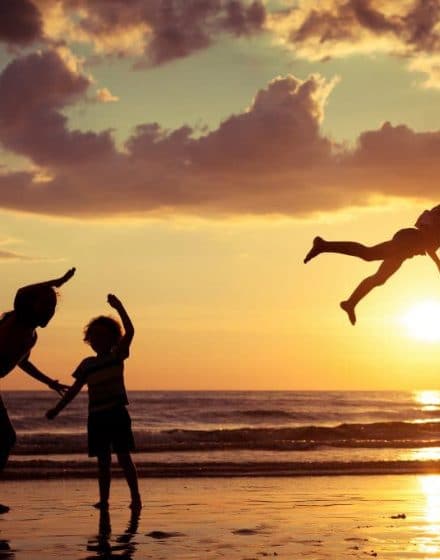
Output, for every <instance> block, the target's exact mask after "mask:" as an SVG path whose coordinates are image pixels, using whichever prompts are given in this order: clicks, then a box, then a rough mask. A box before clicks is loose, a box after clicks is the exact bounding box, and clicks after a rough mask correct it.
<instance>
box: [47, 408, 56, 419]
mask: <svg viewBox="0 0 440 560" xmlns="http://www.w3.org/2000/svg"><path fill="white" fill-rule="evenodd" d="M57 414H58V412H57V411H56V409H55V408H51V409H50V410H48V411H47V412H46V418H47V419H48V420H53V419H54V418H55V416H56V415H57Z"/></svg>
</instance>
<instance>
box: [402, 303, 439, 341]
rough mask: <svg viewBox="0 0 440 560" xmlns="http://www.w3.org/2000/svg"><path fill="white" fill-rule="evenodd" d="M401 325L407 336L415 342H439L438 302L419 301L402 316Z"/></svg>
mask: <svg viewBox="0 0 440 560" xmlns="http://www.w3.org/2000/svg"><path fill="white" fill-rule="evenodd" d="M402 324H403V325H404V326H405V328H406V331H407V333H408V335H409V336H410V337H411V338H414V339H417V340H423V341H426V342H437V341H439V340H440V301H438V300H425V301H420V302H418V303H416V304H414V305H413V306H412V307H410V308H409V309H408V310H407V311H406V312H405V313H404V315H403V316H402Z"/></svg>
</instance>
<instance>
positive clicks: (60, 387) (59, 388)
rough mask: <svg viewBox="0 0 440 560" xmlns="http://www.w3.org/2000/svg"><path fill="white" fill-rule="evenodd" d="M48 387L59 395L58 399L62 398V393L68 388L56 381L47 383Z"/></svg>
mask: <svg viewBox="0 0 440 560" xmlns="http://www.w3.org/2000/svg"><path fill="white" fill-rule="evenodd" d="M48 387H49V388H50V389H52V390H53V391H56V392H57V393H58V394H59V395H60V397H62V396H63V395H64V393H65V392H66V391H67V389H68V388H69V386H68V385H64V383H60V382H59V381H58V379H53V380H52V381H51V382H50V383H49V385H48Z"/></svg>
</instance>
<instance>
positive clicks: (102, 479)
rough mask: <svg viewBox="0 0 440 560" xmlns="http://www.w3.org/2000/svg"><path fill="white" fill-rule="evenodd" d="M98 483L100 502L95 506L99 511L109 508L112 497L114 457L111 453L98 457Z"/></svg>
mask: <svg viewBox="0 0 440 560" xmlns="http://www.w3.org/2000/svg"><path fill="white" fill-rule="evenodd" d="M97 459H98V482H99V502H98V503H96V504H95V507H96V508H98V509H105V508H108V499H109V496H110V481H111V465H112V456H111V453H110V451H108V452H105V453H102V454H100V455H98V457H97Z"/></svg>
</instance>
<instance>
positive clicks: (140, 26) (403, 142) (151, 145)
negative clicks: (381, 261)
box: [0, 0, 440, 390]
mask: <svg viewBox="0 0 440 560" xmlns="http://www.w3.org/2000/svg"><path fill="white" fill-rule="evenodd" d="M439 22H440V5H439V3H438V1H437V0H401V1H399V2H395V1H394V0H322V1H320V2H312V1H310V0H296V1H294V0H291V1H287V0H286V1H284V0H276V1H270V0H267V1H263V0H249V1H248V0H87V1H86V0H3V2H2V14H1V17H0V214H1V221H0V271H1V273H2V277H3V282H2V287H1V289H0V306H1V309H2V310H3V311H7V310H9V309H10V308H11V307H12V301H13V298H14V294H15V292H16V290H17V288H18V287H20V286H23V285H25V284H29V283H32V282H36V281H40V280H45V279H49V278H54V277H57V276H60V275H61V274H63V273H64V272H65V271H66V270H67V269H68V268H70V267H72V266H75V267H76V269H77V272H76V275H75V277H74V278H73V279H72V280H71V282H70V283H69V284H68V285H65V286H64V287H63V288H62V289H61V290H60V298H59V304H58V309H57V313H56V315H55V317H54V318H53V320H52V321H51V323H50V324H49V325H48V326H47V328H45V329H41V330H40V332H39V342H38V345H37V346H36V348H35V349H34V350H33V352H32V361H33V362H34V363H35V365H37V366H38V367H39V368H40V369H41V370H43V371H44V372H45V373H47V374H48V375H50V376H52V377H55V378H58V379H60V380H62V381H63V382H66V383H70V379H71V378H70V375H71V372H72V371H73V370H74V369H75V367H76V365H77V364H78V363H79V362H80V361H81V359H82V358H83V357H84V356H87V355H90V348H89V347H88V346H86V345H85V344H84V342H83V341H82V336H83V328H84V326H85V325H86V324H87V322H88V321H89V320H90V318H92V317H94V316H96V315H99V314H111V313H112V310H111V309H110V308H109V307H108V305H107V303H106V295H107V294H108V293H115V294H116V295H118V296H119V297H120V299H121V300H122V301H123V303H124V304H125V306H126V308H127V310H128V312H129V313H130V316H131V317H132V320H133V323H134V325H135V329H136V335H135V339H134V342H133V347H132V353H131V356H130V359H129V361H128V362H127V366H126V385H127V387H128V389H133V390H134V389H153V390H155V389H170V390H210V389H212V390H242V389H243V390H247V389H255V390H288V389H292V390H309V389H310V390H332V389H334V390H342V389H363V390H365V389H372V390H376V389H391V390H399V389H402V390H413V389H414V390H415V389H439V390H440V376H439V375H438V367H437V366H438V362H439V358H440V312H439V307H440V277H439V272H438V270H437V269H436V268H435V265H434V264H433V263H432V262H431V261H430V260H428V259H427V258H426V257H423V256H419V257H415V258H413V259H411V260H408V261H406V262H405V263H404V264H403V266H402V267H401V269H400V270H399V271H398V272H397V273H396V275H395V276H393V277H392V278H391V279H390V280H389V281H388V282H387V284H386V285H385V286H381V287H379V288H377V289H376V290H374V291H373V292H372V293H371V294H370V295H369V296H368V297H367V298H366V299H365V300H364V301H362V302H361V303H360V304H359V306H358V309H357V315H358V322H357V324H356V326H354V327H353V326H352V325H351V324H350V323H349V322H348V320H347V317H346V315H345V314H344V313H343V312H342V311H341V310H340V308H339V302H340V301H341V300H343V299H346V298H347V297H348V296H349V294H350V293H351V292H352V290H353V289H354V288H355V286H356V285H357V284H358V283H359V281H360V280H361V279H362V278H364V277H365V276H368V275H370V274H372V273H373V272H374V271H375V269H376V268H377V266H378V263H374V262H363V261H360V260H357V259H354V258H350V257H346V256H341V255H335V254H326V255H321V256H320V257H319V258H317V259H315V260H313V261H312V262H310V263H309V264H307V265H304V264H303V258H304V256H305V254H306V253H307V251H308V250H309V248H310V246H311V243H312V240H313V238H314V236H316V235H320V236H322V237H324V238H325V239H333V240H355V241H359V242H362V243H365V244H367V245H372V244H375V243H379V242H381V241H385V240H387V239H390V238H391V237H392V235H393V234H394V233H395V232H396V231H397V230H398V229H401V228H404V227H411V226H413V224H414V222H415V221H416V219H417V217H418V215H419V214H420V213H421V212H422V211H423V210H424V209H425V208H430V207H432V206H434V205H436V204H438V203H439V200H438V196H439V195H438V193H439V189H438V176H439V171H440V157H439V156H440V23H439ZM426 309H427V310H428V311H426ZM423 310H425V311H423ZM427 325H428V326H429V328H428V329H427V328H426V327H427ZM1 386H2V388H3V389H39V388H41V386H40V385H39V384H38V383H37V382H35V381H34V380H32V379H30V378H28V377H27V376H26V375H25V374H24V373H23V372H21V371H19V370H18V369H17V370H15V371H14V372H13V373H11V374H10V375H9V376H8V377H7V378H6V379H4V380H2V383H1Z"/></svg>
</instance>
